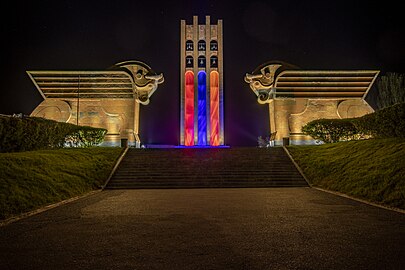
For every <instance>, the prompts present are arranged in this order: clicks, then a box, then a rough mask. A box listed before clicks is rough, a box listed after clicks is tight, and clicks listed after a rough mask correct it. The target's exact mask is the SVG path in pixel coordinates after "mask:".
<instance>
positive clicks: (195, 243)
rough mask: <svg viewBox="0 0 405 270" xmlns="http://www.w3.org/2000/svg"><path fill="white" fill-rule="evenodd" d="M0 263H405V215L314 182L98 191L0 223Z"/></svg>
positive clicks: (94, 265) (335, 266) (265, 265)
mask: <svg viewBox="0 0 405 270" xmlns="http://www.w3.org/2000/svg"><path fill="white" fill-rule="evenodd" d="M0 269H2V270H5V269H405V214H402V213H398V212H394V211H390V210H385V209H381V208H378V207H374V206H370V205H367V204H363V203H361V202H357V201H353V200H350V199H347V198H342V197H339V196H336V195H332V194H329V193H325V192H322V191H319V190H316V189H311V188H271V189H268V188H261V189H253V188H251V189H170V190H164V189H163V190H162V189H160V190H159V189H157V190H112V191H103V192H99V193H97V194H94V195H91V196H88V197H85V198H82V199H79V200H77V201H74V202H71V203H68V204H64V205H62V206H59V207H56V208H53V209H51V210H48V211H45V212H42V213H40V214H37V215H34V216H31V217H28V218H24V219H21V220H19V221H17V222H14V223H11V224H8V225H5V226H2V227H0Z"/></svg>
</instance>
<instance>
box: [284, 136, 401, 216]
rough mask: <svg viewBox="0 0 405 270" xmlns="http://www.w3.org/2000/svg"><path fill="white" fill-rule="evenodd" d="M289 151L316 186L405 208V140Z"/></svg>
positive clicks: (384, 140) (371, 141)
mask: <svg viewBox="0 0 405 270" xmlns="http://www.w3.org/2000/svg"><path fill="white" fill-rule="evenodd" d="M288 150H289V151H290V153H291V155H292V156H293V158H294V160H295V161H296V162H297V163H298V165H299V166H300V167H301V169H302V170H303V171H304V174H305V176H306V177H307V178H308V181H310V183H311V184H312V185H314V186H316V187H320V188H324V189H328V190H333V191H337V192H341V193H344V194H347V195H351V196H353V197H356V198H360V199H364V200H367V201H371V202H374V203H379V204H383V205H387V206H393V207H397V208H401V209H405V139H401V138H394V139H373V140H363V141H350V142H339V143H333V144H324V145H319V146H289V147H288Z"/></svg>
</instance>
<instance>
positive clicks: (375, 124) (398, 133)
mask: <svg viewBox="0 0 405 270" xmlns="http://www.w3.org/2000/svg"><path fill="white" fill-rule="evenodd" d="M353 123H354V124H355V125H356V128H357V130H358V132H360V133H364V134H368V135H370V136H372V137H375V138H392V137H402V138H405V103H399V104H395V105H393V106H390V107H387V108H384V109H382V110H379V111H376V112H374V113H372V114H368V115H365V116H363V117H359V118H355V119H353Z"/></svg>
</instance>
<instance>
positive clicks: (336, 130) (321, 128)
mask: <svg viewBox="0 0 405 270" xmlns="http://www.w3.org/2000/svg"><path fill="white" fill-rule="evenodd" d="M302 132H303V133H304V134H306V135H310V136H311V137H313V138H314V139H316V140H321V141H323V142H325V143H334V142H339V141H348V140H354V139H357V140H358V139H362V138H368V137H373V138H392V137H402V138H405V103H399V104H396V105H393V106H390V107H387V108H385V109H382V110H379V111H376V112H374V113H371V114H367V115H364V116H362V117H359V118H351V119H319V120H314V121H311V122H309V123H308V124H306V125H305V126H303V127H302Z"/></svg>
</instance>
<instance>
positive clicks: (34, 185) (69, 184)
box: [0, 147, 122, 219]
mask: <svg viewBox="0 0 405 270" xmlns="http://www.w3.org/2000/svg"><path fill="white" fill-rule="evenodd" d="M121 151H122V149H121V148H103V147H93V148H71V149H57V150H41V151H28V152H20V153H0V219H6V218H8V217H11V216H13V215H16V214H20V213H24V212H27V211H31V210H34V209H37V208H39V207H42V206H45V205H48V204H51V203H55V202H59V201H62V200H65V199H68V198H71V197H74V196H78V195H82V194H84V193H86V192H89V191H91V190H94V189H98V188H100V187H101V186H102V185H103V184H104V182H105V181H106V180H107V178H108V176H109V174H110V172H111V170H112V168H113V166H114V164H115V161H116V160H117V158H118V157H119V155H120V153H121Z"/></svg>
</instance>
